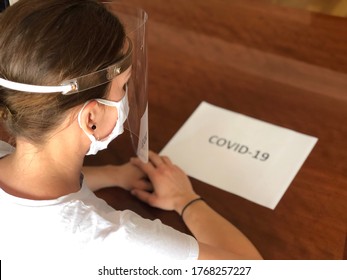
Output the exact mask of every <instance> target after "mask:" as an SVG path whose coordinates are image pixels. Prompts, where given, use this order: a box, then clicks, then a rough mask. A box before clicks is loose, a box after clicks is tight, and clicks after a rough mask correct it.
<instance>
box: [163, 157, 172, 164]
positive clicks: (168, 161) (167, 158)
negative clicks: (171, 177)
mask: <svg viewBox="0 0 347 280" xmlns="http://www.w3.org/2000/svg"><path fill="white" fill-rule="evenodd" d="M161 158H162V160H163V162H164V163H166V164H170V165H172V162H171V159H170V158H169V157H167V156H162V157H161Z"/></svg>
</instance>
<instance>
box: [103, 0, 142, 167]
mask: <svg viewBox="0 0 347 280" xmlns="http://www.w3.org/2000/svg"><path fill="white" fill-rule="evenodd" d="M103 4H104V5H105V6H106V8H107V9H108V10H109V11H110V12H111V13H113V14H114V15H115V16H116V17H117V18H118V19H119V20H120V22H121V23H122V24H123V26H124V28H125V33H126V36H127V38H128V40H129V42H130V43H131V45H132V63H131V66H132V70H131V77H130V79H129V82H128V99H129V107H130V111H129V115H128V118H127V121H126V122H125V129H127V130H128V131H129V133H130V138H131V142H132V145H133V148H134V151H135V152H136V154H137V156H138V157H139V158H140V159H141V160H142V161H144V162H147V161H148V95H147V32H146V22H147V13H146V12H145V11H143V10H141V9H137V8H134V7H130V6H126V5H123V4H120V3H119V2H116V1H105V2H103Z"/></svg>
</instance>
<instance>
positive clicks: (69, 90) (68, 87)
mask: <svg viewBox="0 0 347 280" xmlns="http://www.w3.org/2000/svg"><path fill="white" fill-rule="evenodd" d="M126 40H127V42H128V50H127V52H126V54H125V55H124V57H123V58H122V59H120V60H119V61H117V62H116V63H115V64H113V65H111V66H109V67H107V68H104V69H102V70H99V71H96V72H93V73H90V74H87V75H84V76H80V77H78V78H74V79H71V80H66V81H64V82H62V83H61V84H60V85H58V86H38V85H29V84H22V83H17V82H12V81H9V80H6V79H2V78H0V86H2V87H5V88H9V89H12V90H17V91H23V92H28V93H56V92H61V93H62V94H63V95H70V94H74V93H77V92H81V91H84V90H87V89H90V88H93V87H96V86H99V85H102V84H105V83H107V82H109V81H111V80H112V79H114V78H115V77H116V76H118V75H120V74H121V73H123V72H124V71H125V70H127V69H128V68H129V67H130V66H131V64H132V51H133V46H132V43H131V40H130V39H129V38H128V37H126ZM91 81H92V82H91Z"/></svg>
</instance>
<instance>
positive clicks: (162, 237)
mask: <svg viewBox="0 0 347 280" xmlns="http://www.w3.org/2000/svg"><path fill="white" fill-rule="evenodd" d="M102 243H103V245H105V246H107V247H108V248H110V246H113V248H114V250H117V251H118V250H122V254H121V255H122V256H123V257H124V259H144V258H146V259H149V260H154V259H160V260H165V259H166V260H168V259H175V260H196V259H197V258H198V254H199V247H198V243H197V241H196V239H195V238H194V237H192V236H190V235H188V234H185V233H182V232H180V231H177V230H175V229H173V228H172V227H170V226H167V225H164V224H163V223H162V222H161V221H160V220H158V219H157V220H154V221H152V220H148V219H144V218H142V217H140V216H139V215H137V214H136V213H134V212H132V211H129V210H126V211H122V213H121V214H120V225H119V227H118V228H117V229H116V230H113V231H109V232H108V233H107V234H106V236H105V237H104V239H103V242H102ZM115 245H116V246H115ZM118 253H119V251H118Z"/></svg>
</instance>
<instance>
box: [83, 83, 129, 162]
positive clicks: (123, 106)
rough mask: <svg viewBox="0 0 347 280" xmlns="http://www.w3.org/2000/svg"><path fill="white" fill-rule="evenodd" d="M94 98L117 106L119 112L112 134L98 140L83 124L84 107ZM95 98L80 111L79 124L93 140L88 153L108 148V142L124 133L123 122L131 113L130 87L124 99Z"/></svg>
mask: <svg viewBox="0 0 347 280" xmlns="http://www.w3.org/2000/svg"><path fill="white" fill-rule="evenodd" d="M93 100H96V101H97V102H98V103H100V104H103V105H106V106H111V107H115V108H117V112H118V120H117V122H116V125H115V127H114V128H113V130H112V132H111V133H110V135H108V136H107V137H106V138H104V139H102V140H97V139H96V138H95V137H94V136H93V135H92V134H88V133H87V132H86V131H85V130H84V129H83V127H82V125H81V113H82V111H83V109H84V108H85V106H86V105H87V104H88V103H89V102H91V101H93ZM93 100H89V101H87V102H86V103H85V104H84V105H83V107H82V109H81V111H80V112H79V113H78V124H79V126H80V128H82V130H83V131H84V133H85V134H86V135H87V136H88V138H89V139H90V141H91V143H90V148H89V150H88V152H87V153H86V155H95V154H96V153H97V152H98V151H101V150H104V149H106V148H107V146H108V144H110V142H111V141H112V140H114V139H115V138H116V137H117V136H118V135H120V134H122V133H123V131H124V128H123V124H124V122H125V120H126V119H127V117H128V114H129V103H128V87H126V93H125V95H124V97H123V98H122V100H120V101H118V102H115V101H110V100H106V99H93Z"/></svg>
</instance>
